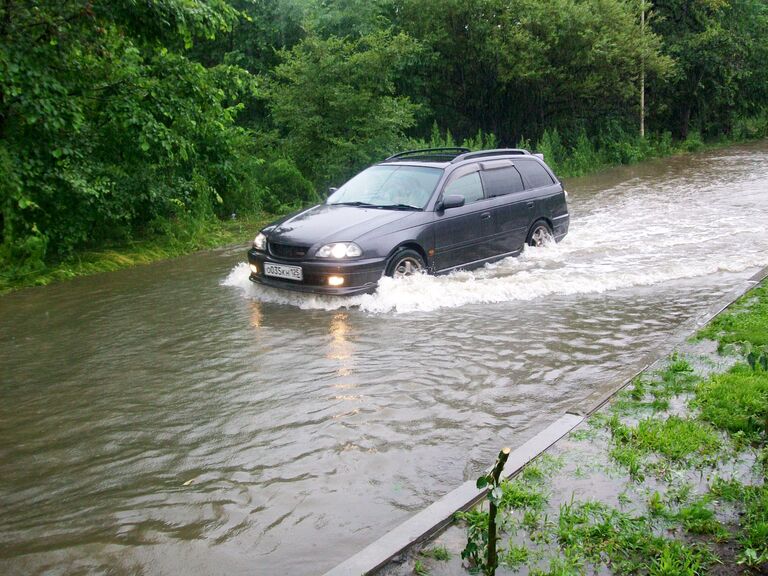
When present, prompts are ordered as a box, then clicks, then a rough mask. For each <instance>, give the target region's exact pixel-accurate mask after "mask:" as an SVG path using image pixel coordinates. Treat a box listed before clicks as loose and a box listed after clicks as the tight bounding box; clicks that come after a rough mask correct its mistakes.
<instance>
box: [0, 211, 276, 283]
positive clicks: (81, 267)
mask: <svg viewBox="0 0 768 576" xmlns="http://www.w3.org/2000/svg"><path fill="white" fill-rule="evenodd" d="M274 217H275V216H274V215H271V214H263V213H257V214H248V215H242V216H241V215H238V216H237V217H236V218H235V219H231V220H218V219H215V218H211V219H209V220H202V221H187V222H175V223H173V222H170V223H167V224H166V225H165V226H164V229H163V233H162V234H155V235H153V236H150V237H147V238H144V239H140V240H136V241H131V242H126V243H124V244H119V245H112V246H105V247H103V248H99V249H94V250H87V251H82V252H78V253H77V254H75V255H74V256H72V257H71V258H69V259H66V260H63V261H61V262H55V263H51V264H50V265H48V266H45V267H39V268H34V269H32V270H26V271H18V270H13V269H7V270H4V271H2V272H0V294H5V293H8V292H11V291H13V290H17V289H19V288H26V287H30V286H43V285H46V284H50V283H52V282H59V281H62V280H69V279H71V278H75V277H77V276H86V275H88V274H96V273H99V272H110V271H114V270H119V269H121V268H129V267H131V266H137V265H141V264H149V263H151V262H157V261H159V260H166V259H168V258H174V257H177V256H182V255H184V254H191V253H193V252H197V251H199V250H205V249H211V248H217V247H221V246H226V245H229V244H243V245H245V243H246V242H247V241H248V240H249V239H251V238H252V237H253V236H255V235H256V233H257V232H258V231H259V230H260V229H261V228H262V227H263V226H264V225H265V224H266V223H267V222H269V221H270V220H272V219H274Z"/></svg>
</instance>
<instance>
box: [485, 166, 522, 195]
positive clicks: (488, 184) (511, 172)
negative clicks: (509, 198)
mask: <svg viewBox="0 0 768 576" xmlns="http://www.w3.org/2000/svg"><path fill="white" fill-rule="evenodd" d="M483 183H484V184H485V189H486V194H487V195H488V197H489V198H492V197H494V196H504V195H505V194H512V193H513V192H521V191H522V190H523V181H522V179H521V178H520V173H519V172H518V171H517V170H515V168H514V167H512V166H509V167H507V168H494V169H493V170H484V171H483Z"/></svg>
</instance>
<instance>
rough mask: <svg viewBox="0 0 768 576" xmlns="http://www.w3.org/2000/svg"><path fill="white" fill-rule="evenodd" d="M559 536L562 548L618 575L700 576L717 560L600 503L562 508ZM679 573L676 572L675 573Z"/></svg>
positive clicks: (644, 519)
mask: <svg viewBox="0 0 768 576" xmlns="http://www.w3.org/2000/svg"><path fill="white" fill-rule="evenodd" d="M557 538H558V542H559V543H560V545H561V547H562V548H563V549H565V550H566V551H570V553H571V554H570V555H571V556H573V555H576V556H580V557H582V558H584V559H585V560H587V561H589V562H590V563H591V564H593V565H595V566H598V565H601V564H605V565H607V566H609V567H610V569H611V571H612V572H613V573H614V574H634V573H643V572H645V571H648V572H649V573H651V574H670V575H671V574H680V575H682V574H691V575H694V574H701V573H703V572H704V571H705V569H706V567H707V566H709V565H710V564H712V563H713V562H715V561H716V557H715V556H714V554H713V553H712V552H711V551H710V550H709V549H708V548H707V547H705V546H699V545H687V544H683V543H681V542H678V541H676V540H671V539H667V538H664V537H662V536H660V535H658V531H657V530H655V525H654V523H653V521H652V520H651V519H650V518H649V517H646V516H634V515H631V514H628V513H625V512H622V511H619V510H617V509H615V508H612V507H611V506H608V505H606V504H603V503H600V502H579V503H572V504H565V505H563V506H561V508H560V517H559V520H558V527H557ZM674 570H677V571H674Z"/></svg>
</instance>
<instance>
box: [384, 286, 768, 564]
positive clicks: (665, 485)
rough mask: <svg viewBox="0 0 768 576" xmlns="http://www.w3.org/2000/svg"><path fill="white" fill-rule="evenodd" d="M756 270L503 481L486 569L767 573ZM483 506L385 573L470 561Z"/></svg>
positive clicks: (763, 290) (481, 555)
mask: <svg viewBox="0 0 768 576" xmlns="http://www.w3.org/2000/svg"><path fill="white" fill-rule="evenodd" d="M767 479H768V281H764V282H763V283H762V285H761V286H759V287H757V288H755V289H753V290H752V291H751V292H750V293H748V294H747V295H745V296H744V297H743V298H742V299H740V300H739V301H738V302H736V303H735V304H733V305H732V306H731V307H729V309H728V310H727V311H725V312H724V313H722V314H720V315H719V316H717V317H716V318H715V319H714V320H713V321H712V322H711V323H710V324H709V325H708V326H707V327H706V328H705V329H704V330H702V331H701V332H700V333H699V334H698V335H697V337H696V338H695V339H692V340H691V341H690V342H689V343H687V344H686V345H685V346H683V347H682V348H681V350H680V351H679V352H677V353H675V354H673V355H672V356H671V357H669V358H667V359H666V361H665V362H664V363H662V364H661V365H659V367H658V368H657V369H655V370H652V371H646V372H645V373H643V374H642V375H640V376H639V377H637V378H636V379H635V380H634V381H633V382H632V383H631V384H630V385H629V386H628V387H627V388H626V389H625V390H623V391H621V392H620V393H619V394H617V395H616V396H615V397H614V398H613V400H612V401H611V402H610V403H609V404H608V405H607V406H606V407H604V408H603V409H601V410H600V411H598V412H596V413H595V414H594V415H592V416H591V417H590V418H589V419H588V420H587V421H585V423H583V424H582V425H580V426H579V427H578V428H577V429H576V430H574V431H573V432H572V433H571V434H570V435H569V436H567V437H566V438H564V439H563V440H561V441H559V442H558V443H557V444H555V446H553V447H552V448H551V449H550V450H548V451H547V452H545V453H544V454H543V455H541V456H539V457H538V458H537V459H536V460H534V462H533V463H532V464H529V465H528V466H527V467H526V468H525V469H524V470H523V471H522V472H521V473H520V474H519V475H517V476H516V477H515V478H514V479H512V480H510V481H507V482H505V483H503V484H502V487H501V494H500V495H499V498H498V502H499V507H500V510H501V513H500V518H501V522H500V524H499V527H500V529H501V532H502V533H503V536H502V537H501V538H500V540H499V560H500V565H499V568H498V569H497V571H496V573H497V574H518V573H522V574H532V575H537V576H544V575H548V576H558V575H560V576H564V575H581V574H591V573H605V572H606V571H607V572H609V573H612V574H621V575H631V574H649V575H669V576H673V575H674V576H686V575H687V576H694V575H700V574H728V575H730V574H765V573H767V572H768V486H767V485H766V480H767ZM486 509H487V504H484V505H483V506H481V507H479V508H476V509H473V510H471V511H470V512H467V513H461V514H458V515H457V516H458V517H457V520H458V523H457V525H456V526H454V527H452V528H450V529H449V530H448V531H446V532H445V533H444V534H442V535H441V536H439V537H438V538H437V539H436V540H434V541H432V542H430V543H429V544H428V545H427V546H425V547H424V548H423V549H422V550H421V551H420V552H414V554H413V556H412V557H411V558H410V559H409V561H407V562H406V563H405V564H403V565H401V566H400V567H395V566H393V565H390V566H389V567H387V568H386V569H385V570H384V573H385V574H408V573H416V574H420V575H422V576H423V575H426V574H429V573H432V574H456V575H461V574H467V573H473V572H480V571H481V566H482V565H483V563H484V560H485V558H486V554H487V546H486V540H485V537H484V536H485V530H486V527H487V521H488V512H487V510H486Z"/></svg>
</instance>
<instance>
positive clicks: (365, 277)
mask: <svg viewBox="0 0 768 576" xmlns="http://www.w3.org/2000/svg"><path fill="white" fill-rule="evenodd" d="M248 263H249V265H250V266H251V274H250V276H249V279H250V280H251V282H256V283H258V284H264V285H265V286H272V287H273V288H282V289H284V290H293V291H296V292H311V293H315V294H331V295H336V296H351V295H353V294H365V293H370V292H374V291H375V290H376V287H377V286H378V283H379V279H380V278H381V277H382V275H383V274H384V267H385V265H386V259H383V258H382V259H360V260H350V261H347V262H340V261H338V260H334V261H329V262H321V261H317V260H311V261H310V260H299V261H297V260H282V259H279V258H275V257H274V256H271V255H269V254H267V253H265V252H260V251H258V250H255V249H253V248H251V249H250V250H249V251H248ZM265 263H271V264H282V265H285V266H299V267H301V271H302V276H303V279H302V280H289V279H285V278H276V277H273V276H267V275H265V274H264V264H265ZM254 266H255V267H256V271H254V268H253V267H254ZM331 276H338V277H341V278H343V279H344V283H343V284H342V285H341V286H330V285H329V284H328V279H329V278H330V277H331Z"/></svg>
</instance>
